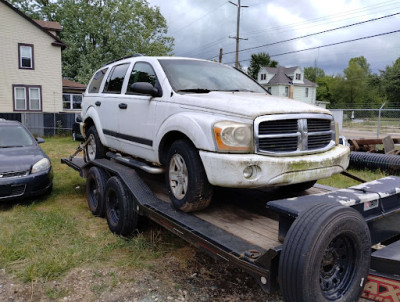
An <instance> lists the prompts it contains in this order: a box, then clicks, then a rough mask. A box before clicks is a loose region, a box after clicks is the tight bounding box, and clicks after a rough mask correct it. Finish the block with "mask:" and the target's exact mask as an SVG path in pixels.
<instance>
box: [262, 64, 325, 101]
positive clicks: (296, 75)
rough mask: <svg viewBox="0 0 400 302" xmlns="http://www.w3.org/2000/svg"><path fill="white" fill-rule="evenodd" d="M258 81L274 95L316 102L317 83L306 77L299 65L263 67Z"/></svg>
mask: <svg viewBox="0 0 400 302" xmlns="http://www.w3.org/2000/svg"><path fill="white" fill-rule="evenodd" d="M257 81H258V82H259V83H260V84H261V85H262V86H264V87H265V88H266V89H267V90H268V91H269V92H270V93H271V94H272V95H276V96H283V97H289V98H292V99H295V100H299V101H303V102H305V103H309V104H314V105H315V104H316V88H317V86H318V85H317V84H315V83H313V82H311V81H309V80H307V79H306V78H305V77H304V72H303V70H302V69H301V68H300V67H298V66H295V67H288V68H286V67H283V66H278V67H261V69H260V71H259V72H258V77H257Z"/></svg>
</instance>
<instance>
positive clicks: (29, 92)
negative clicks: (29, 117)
mask: <svg viewBox="0 0 400 302" xmlns="http://www.w3.org/2000/svg"><path fill="white" fill-rule="evenodd" d="M13 92H14V111H41V110H42V97H41V87H40V86H25V85H13Z"/></svg>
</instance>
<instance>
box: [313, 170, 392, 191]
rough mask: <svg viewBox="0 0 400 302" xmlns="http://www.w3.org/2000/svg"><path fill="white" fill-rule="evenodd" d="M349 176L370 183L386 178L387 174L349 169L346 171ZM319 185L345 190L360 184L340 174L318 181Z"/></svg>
mask: <svg viewBox="0 0 400 302" xmlns="http://www.w3.org/2000/svg"><path fill="white" fill-rule="evenodd" d="M347 172H349V173H350V174H353V175H355V176H357V177H359V178H361V179H363V180H365V181H371V180H375V179H378V178H382V177H386V176H389V174H388V173H385V172H382V171H380V170H376V171H370V170H354V169H349V170H347ZM318 183H319V184H321V185H325V186H331V187H336V188H341V189H342V188H347V187H351V186H356V185H359V184H360V183H359V182H358V181H356V180H354V179H351V178H349V177H347V176H344V175H342V174H336V175H333V176H331V177H330V178H326V179H320V180H319V181H318Z"/></svg>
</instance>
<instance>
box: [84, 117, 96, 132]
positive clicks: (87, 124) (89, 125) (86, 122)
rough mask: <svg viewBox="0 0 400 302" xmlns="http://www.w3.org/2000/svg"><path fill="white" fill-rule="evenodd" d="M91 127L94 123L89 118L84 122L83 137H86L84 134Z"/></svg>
mask: <svg viewBox="0 0 400 302" xmlns="http://www.w3.org/2000/svg"><path fill="white" fill-rule="evenodd" d="M93 125H94V122H93V120H92V119H91V118H90V117H89V118H87V119H86V120H85V135H86V132H87V131H88V130H89V128H90V127H92V126H93Z"/></svg>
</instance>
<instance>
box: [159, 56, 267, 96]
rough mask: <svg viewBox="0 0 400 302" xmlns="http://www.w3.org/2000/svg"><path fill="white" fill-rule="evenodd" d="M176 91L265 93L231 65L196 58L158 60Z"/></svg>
mask: <svg viewBox="0 0 400 302" xmlns="http://www.w3.org/2000/svg"><path fill="white" fill-rule="evenodd" d="M159 62H160V64H161V66H162V68H163V69H164V72H165V74H166V75H167V77H168V80H169V82H170V84H171V86H172V88H173V89H174V91H176V92H194V93H207V92H210V91H251V92H258V93H266V91H265V90H264V89H263V88H262V87H261V86H260V85H259V84H257V83H256V82H255V81H253V80H252V79H250V78H249V77H248V76H246V75H245V74H243V73H241V72H240V71H238V70H236V69H234V68H233V67H230V66H227V65H223V64H219V63H214V62H208V61H198V60H179V59H178V60H174V59H160V60H159Z"/></svg>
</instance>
